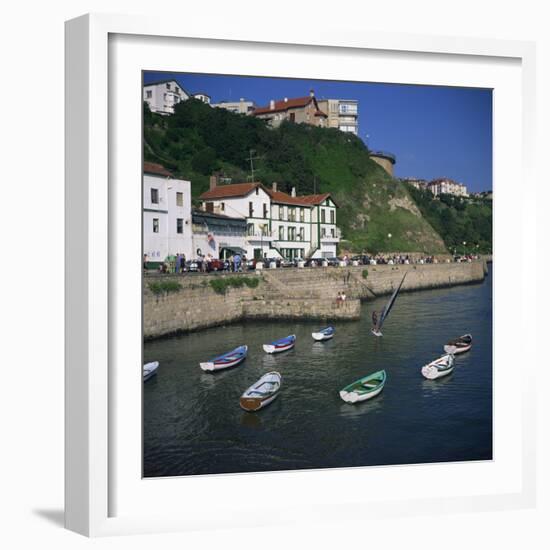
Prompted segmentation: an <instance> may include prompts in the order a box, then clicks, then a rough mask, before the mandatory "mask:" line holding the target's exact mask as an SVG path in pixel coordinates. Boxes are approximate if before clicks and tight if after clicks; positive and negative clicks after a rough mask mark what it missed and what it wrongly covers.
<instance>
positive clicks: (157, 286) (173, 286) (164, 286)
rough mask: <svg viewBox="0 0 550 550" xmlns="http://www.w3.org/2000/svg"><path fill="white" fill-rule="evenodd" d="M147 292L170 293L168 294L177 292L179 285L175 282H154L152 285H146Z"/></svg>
mask: <svg viewBox="0 0 550 550" xmlns="http://www.w3.org/2000/svg"><path fill="white" fill-rule="evenodd" d="M148 287H149V290H150V291H151V292H152V293H153V294H157V295H158V294H163V293H166V294H168V293H170V292H178V290H181V284H180V283H178V282H177V281H155V282H152V283H148Z"/></svg>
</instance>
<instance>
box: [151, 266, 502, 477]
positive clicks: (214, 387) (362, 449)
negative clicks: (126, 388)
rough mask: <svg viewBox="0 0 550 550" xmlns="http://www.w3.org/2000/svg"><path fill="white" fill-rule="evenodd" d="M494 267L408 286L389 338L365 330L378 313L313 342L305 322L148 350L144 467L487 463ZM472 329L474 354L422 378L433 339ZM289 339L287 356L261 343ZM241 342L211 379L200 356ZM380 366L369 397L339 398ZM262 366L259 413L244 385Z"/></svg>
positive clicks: (212, 334) (366, 311)
mask: <svg viewBox="0 0 550 550" xmlns="http://www.w3.org/2000/svg"><path fill="white" fill-rule="evenodd" d="M491 293H492V274H491V273H490V274H489V276H488V277H487V278H486V280H485V282H484V283H482V284H478V285H470V286H462V287H455V288H450V289H440V290H430V291H421V292H412V293H403V294H401V295H400V296H399V298H398V301H397V303H396V305H395V308H394V309H393V310H392V313H391V315H390V317H389V318H388V321H387V324H386V325H385V326H384V337H383V338H375V337H373V336H372V335H371V334H370V332H369V329H370V314H371V312H372V309H373V307H374V308H376V309H377V310H380V309H381V307H382V306H383V304H384V303H385V301H386V299H387V297H383V298H380V299H377V300H374V301H372V302H368V304H364V305H363V311H362V319H361V321H359V322H351V323H349V322H348V323H336V324H335V327H336V335H335V337H334V338H333V339H332V340H329V341H327V342H324V343H320V342H314V341H313V339H312V338H311V332H313V331H314V330H315V329H317V328H320V325H319V323H312V322H291V321H288V322H248V323H242V324H235V325H229V326H226V327H219V328H212V329H208V330H205V331H202V332H197V333H192V334H187V335H184V336H179V337H174V338H166V339H162V340H157V341H154V342H150V343H147V344H145V348H144V354H145V361H146V362H147V361H153V360H158V361H160V369H159V372H158V375H157V376H155V377H154V378H153V379H151V380H150V381H148V382H147V383H146V384H144V475H145V476H168V475H170V476H173V475H189V474H204V473H222V472H245V471H266V470H288V469H295V468H326V467H338V466H340V467H344V466H367V465H381V464H407V463H420V462H441V461H458V460H484V459H491V458H492V298H491ZM467 332H471V333H472V335H473V337H474V346H473V348H472V350H471V351H470V352H468V353H466V354H464V355H463V356H457V358H456V362H455V369H454V372H453V373H452V374H450V375H449V376H447V377H445V378H442V379H440V380H434V381H428V380H425V379H424V378H423V377H422V375H421V374H420V368H421V366H422V365H424V364H425V363H427V362H429V361H431V360H432V359H434V358H436V357H437V356H438V355H440V354H441V353H442V352H443V349H442V345H443V344H444V343H445V342H446V341H447V340H449V339H450V338H453V337H455V336H460V335H461V334H464V333H467ZM288 334H296V336H297V343H296V347H295V348H294V350H292V351H289V352H286V353H283V354H280V355H275V356H272V355H267V354H265V353H264V352H263V350H262V344H264V343H268V342H270V341H272V340H275V339H277V338H280V337H282V336H286V335H288ZM241 344H247V345H248V346H249V355H248V357H247V359H246V360H245V362H244V363H243V364H242V365H240V366H238V367H235V368H233V369H229V370H227V371H224V372H219V373H216V374H208V373H204V372H203V371H202V370H201V369H200V368H199V362H201V361H204V360H206V359H209V358H211V357H213V356H215V355H218V354H220V353H223V352H226V351H229V350H230V349H233V348H235V347H237V346H239V345H241ZM380 369H386V372H387V374H388V380H387V382H386V386H385V388H384V391H383V392H382V393H381V394H380V396H378V397H376V398H374V399H373V400H372V401H367V402H365V403H362V404H358V405H352V404H348V403H344V402H343V401H342V400H341V399H340V397H339V395H338V391H339V390H340V389H341V388H342V387H344V386H345V385H347V384H349V383H350V382H353V381H354V380H356V379H358V378H360V377H362V376H364V375H366V374H369V373H372V372H374V371H377V370H380ZM271 370H277V371H279V372H280V373H281V374H282V376H283V385H282V390H281V394H280V395H279V397H278V398H277V399H276V400H275V401H274V402H273V403H272V404H271V405H269V406H268V407H266V408H265V409H263V410H261V411H260V412H258V413H246V412H244V411H243V410H242V409H241V408H240V407H239V397H240V395H241V394H242V392H243V391H244V390H245V389H246V388H247V387H248V386H250V385H251V384H252V383H253V382H255V381H256V380H257V379H258V378H260V376H262V375H263V374H265V373H266V372H269V371H271Z"/></svg>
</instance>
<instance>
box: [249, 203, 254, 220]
mask: <svg viewBox="0 0 550 550" xmlns="http://www.w3.org/2000/svg"><path fill="white" fill-rule="evenodd" d="M248 217H249V218H253V217H254V205H253V204H252V202H249V203H248Z"/></svg>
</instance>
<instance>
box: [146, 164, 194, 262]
mask: <svg viewBox="0 0 550 550" xmlns="http://www.w3.org/2000/svg"><path fill="white" fill-rule="evenodd" d="M178 253H179V254H185V256H186V258H190V257H191V254H192V223H191V182H190V181H186V180H179V179H175V178H174V177H173V176H172V174H171V173H170V172H169V171H168V170H166V169H165V168H164V167H163V166H161V165H160V164H155V163H151V162H145V163H144V165H143V254H144V255H146V256H147V261H148V263H149V264H150V265H152V266H155V265H157V264H160V263H162V262H164V260H165V259H166V257H167V256H172V255H175V254H178Z"/></svg>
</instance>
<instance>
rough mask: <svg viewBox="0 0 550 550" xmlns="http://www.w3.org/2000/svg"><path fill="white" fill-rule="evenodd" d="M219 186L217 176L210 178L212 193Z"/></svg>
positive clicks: (213, 175)
mask: <svg viewBox="0 0 550 550" xmlns="http://www.w3.org/2000/svg"><path fill="white" fill-rule="evenodd" d="M217 186H218V176H216V175H215V174H212V175H211V176H210V191H212V189H216V187H217Z"/></svg>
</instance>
